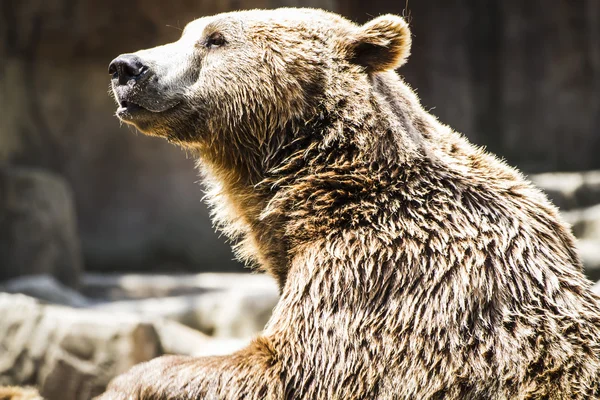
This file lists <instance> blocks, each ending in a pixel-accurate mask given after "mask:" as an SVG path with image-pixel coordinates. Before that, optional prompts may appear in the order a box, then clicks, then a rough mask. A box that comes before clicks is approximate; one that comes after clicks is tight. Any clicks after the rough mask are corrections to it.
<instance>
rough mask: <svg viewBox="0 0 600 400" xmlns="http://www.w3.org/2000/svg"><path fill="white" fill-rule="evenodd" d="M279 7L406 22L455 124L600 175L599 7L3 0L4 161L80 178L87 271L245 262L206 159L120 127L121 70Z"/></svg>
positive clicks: (423, 74) (505, 151) (536, 163)
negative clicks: (198, 33) (218, 212)
mask: <svg viewBox="0 0 600 400" xmlns="http://www.w3.org/2000/svg"><path fill="white" fill-rule="evenodd" d="M276 6H313V7H321V8H325V9H329V10H333V11H336V12H340V13H342V14H343V15H345V16H348V17H350V18H351V19H353V20H355V21H357V22H364V21H367V20H368V19H370V18H372V17H374V16H377V15H379V14H382V13H396V14H401V15H404V16H405V17H406V18H407V20H408V21H409V22H410V25H411V28H412V31H413V35H414V37H413V48H412V55H411V57H410V59H409V62H408V64H406V65H405V66H404V67H403V68H401V70H400V71H399V72H400V73H401V74H402V75H404V76H405V78H406V80H407V81H408V82H409V83H410V85H411V86H412V87H414V88H415V89H416V90H417V92H418V94H419V96H420V97H421V99H422V102H423V104H424V106H425V107H426V108H427V109H431V110H432V113H434V114H435V115H437V116H438V117H439V118H440V119H441V120H442V121H443V122H445V123H447V124H449V125H451V126H452V127H453V128H455V129H456V130H459V131H461V132H463V133H464V134H466V135H467V136H468V137H469V138H470V139H471V140H472V141H473V142H474V143H476V144H479V145H483V146H487V148H488V149H489V150H490V151H492V152H495V153H497V154H499V155H501V156H502V157H504V158H506V159H507V161H508V162H509V163H510V164H513V165H517V166H518V167H520V168H521V169H523V170H524V171H525V172H527V173H536V172H547V171H578V170H591V169H599V168H600V1H599V0H552V1H548V0H489V1H482V0H410V1H406V0H394V1H391V0H370V1H368V2H365V1H359V0H352V1H349V2H342V1H336V0H308V1H295V0H247V1H246V0H237V1H234V0H229V1H214V0H213V1H210V0H208V1H199V0H193V1H192V0H170V1H162V0H129V1H122V0H102V1H100V0H95V1H94V0H0V165H5V166H6V165H10V166H12V167H14V166H27V167H36V168H41V169H43V170H47V171H52V172H54V173H56V174H58V175H60V176H62V177H64V178H65V179H66V181H67V182H68V184H69V186H70V188H71V189H70V190H71V191H72V193H73V198H74V204H75V210H76V215H77V230H78V232H79V237H80V239H81V249H82V254H83V259H84V265H85V268H86V270H88V271H92V270H95V271H132V270H144V271H151V270H153V271H156V270H163V271H164V270H168V271H182V270H193V271H206V270H239V269H240V268H241V267H240V266H239V265H238V264H237V263H236V262H234V261H232V257H233V256H232V254H231V251H230V250H229V245H227V244H225V243H224V240H223V239H222V238H218V237H217V235H215V233H214V230H213V228H212V227H211V223H210V220H209V217H208V213H207V210H206V208H205V206H204V205H203V204H202V203H201V197H202V192H201V189H200V187H199V186H198V185H197V183H196V181H197V180H198V178H197V175H196V172H195V170H194V160H192V159H190V158H187V157H186V154H185V153H184V152H183V151H181V150H179V149H177V148H175V147H173V146H170V145H168V144H167V143H166V142H164V141H162V140H160V139H153V138H148V137H145V136H143V135H140V134H134V133H133V131H132V129H129V128H127V127H125V126H123V127H121V126H120V125H119V122H118V120H117V118H116V117H114V111H115V108H116V107H115V104H114V103H113V101H112V100H111V98H110V97H109V95H108V85H109V76H108V73H107V67H108V64H109V62H110V61H111V59H113V58H114V57H115V56H117V55H118V54H120V53H124V52H131V51H135V50H138V49H140V48H147V47H152V46H155V45H158V44H163V43H166V42H169V41H173V40H176V39H177V38H178V36H179V35H180V30H181V29H183V27H184V26H185V24H186V23H187V22H189V21H191V20H192V19H194V18H197V17H200V16H203V15H209V14H214V13H218V12H223V11H228V10H232V9H240V8H272V7H276ZM0 194H1V193H0ZM0 223H1V222H0Z"/></svg>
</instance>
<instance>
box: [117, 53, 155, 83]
mask: <svg viewBox="0 0 600 400" xmlns="http://www.w3.org/2000/svg"><path fill="white" fill-rule="evenodd" d="M147 69H148V67H147V66H146V65H145V64H144V63H143V62H142V59H141V58H139V57H138V56H136V55H135V54H123V55H120V56H119V57H117V58H115V59H114V60H112V61H111V62H110V64H109V66H108V73H109V74H111V75H112V76H113V77H115V78H119V83H120V84H125V83H127V81H129V80H130V79H134V78H137V77H139V76H140V75H141V74H142V73H143V72H144V71H146V70H147Z"/></svg>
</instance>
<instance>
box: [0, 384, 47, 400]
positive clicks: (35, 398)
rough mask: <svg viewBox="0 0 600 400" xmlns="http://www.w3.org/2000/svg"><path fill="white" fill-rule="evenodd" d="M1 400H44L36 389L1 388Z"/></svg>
mask: <svg viewBox="0 0 600 400" xmlns="http://www.w3.org/2000/svg"><path fill="white" fill-rule="evenodd" d="M0 400H42V397H41V396H40V395H39V393H38V392H37V391H36V390H35V389H31V388H20V387H15V386H0Z"/></svg>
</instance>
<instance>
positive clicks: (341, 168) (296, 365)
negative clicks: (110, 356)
mask: <svg viewBox="0 0 600 400" xmlns="http://www.w3.org/2000/svg"><path fill="white" fill-rule="evenodd" d="M215 32H218V33H219V34H221V35H222V36H223V37H224V38H225V40H226V44H224V45H221V43H219V44H218V45H211V42H210V40H209V38H210V37H211V35H213V34H214V33H215ZM409 46H410V37H409V32H408V28H407V26H406V24H405V23H404V21H403V20H402V19H401V18H400V17H397V16H390V15H388V16H384V17H380V18H379V19H376V20H374V21H373V22H371V23H367V24H366V25H364V26H357V25H355V24H353V23H351V22H349V21H347V20H345V19H343V18H341V17H339V16H337V15H334V14H331V13H326V12H322V11H318V10H300V9H298V10H296V9H283V10H274V11H261V10H259V11H248V12H239V13H230V14H223V15H218V16H215V17H210V18H203V19H200V20H198V21H195V22H193V23H191V24H190V25H189V26H188V27H187V28H186V31H185V32H184V34H183V36H182V39H181V40H180V41H178V42H176V43H174V44H171V45H168V46H164V47H159V48H156V49H150V50H146V51H142V52H138V53H136V54H138V55H139V56H140V57H141V58H142V59H143V60H144V62H145V63H148V65H149V66H150V70H151V71H154V72H153V73H154V74H155V76H156V82H158V83H157V84H161V85H163V88H162V90H163V93H164V96H165V97H166V98H167V99H168V101H169V103H168V104H173V103H177V104H178V105H177V106H175V107H173V108H171V109H169V110H167V111H164V112H161V113H154V114H150V113H146V114H144V117H143V118H142V117H137V119H136V118H133V117H131V118H124V117H122V118H123V119H124V120H125V121H126V122H128V123H132V124H134V125H135V126H137V127H138V128H139V129H140V130H142V131H144V132H146V133H148V134H154V135H159V136H164V137H166V138H167V139H169V140H170V141H172V142H175V143H177V144H180V145H182V146H184V147H186V148H187V149H189V151H193V152H194V153H196V154H197V155H198V158H199V163H198V166H199V168H200V170H201V171H202V175H203V180H204V182H205V184H206V185H207V186H208V189H209V191H208V201H209V202H210V203H211V204H212V206H213V209H214V216H215V221H216V223H217V225H218V226H219V227H220V228H221V229H223V230H224V231H225V232H227V233H228V234H229V235H230V236H231V237H232V239H234V240H237V241H239V243H240V244H239V246H238V251H239V253H240V255H241V256H243V257H244V258H246V259H248V260H254V261H255V262H256V263H257V264H258V266H259V268H261V269H263V270H265V271H266V272H268V273H270V274H271V275H273V276H274V277H275V278H276V279H277V280H278V281H279V282H280V286H281V300H280V301H279V304H278V305H277V306H276V308H275V310H274V313H273V317H272V318H271V320H270V322H269V323H268V325H267V326H266V328H265V331H264V333H263V334H262V335H260V336H259V337H258V338H256V340H254V341H253V342H252V344H251V345H250V346H248V347H247V348H245V349H244V350H241V351H239V352H236V353H234V354H232V355H230V356H223V357H210V358H187V357H164V358H159V359H157V360H154V361H151V362H149V363H145V364H142V365H140V366H137V367H135V368H133V369H132V370H131V371H130V372H128V373H127V374H125V375H123V376H121V377H119V378H117V379H116V380H114V381H113V382H112V384H111V385H110V387H109V389H108V391H107V392H106V393H105V394H104V395H103V396H102V397H101V398H102V399H104V400H107V399H284V398H285V399H446V400H454V399H456V400H459V399H460V400H463V399H488V400H501V399H521V400H524V399H594V398H599V397H600V386H599V376H600V375H599V371H600V345H599V338H600V307H599V305H598V298H597V297H596V296H595V295H594V294H593V293H592V292H591V291H590V282H589V281H588V280H587V279H586V278H585V277H584V275H583V272H582V266H581V263H580V261H579V258H578V256H577V254H576V252H575V243H574V238H573V236H572V234H571V233H570V231H569V228H568V227H567V226H566V225H565V224H564V223H563V222H562V220H561V218H560V217H559V215H558V212H557V210H556V208H555V207H554V206H552V204H550V202H549V201H548V200H547V199H546V197H545V196H544V195H543V194H542V193H541V192H540V191H538V190H537V189H535V188H534V187H533V186H532V185H531V184H530V183H529V182H528V181H527V180H525V179H524V178H523V176H522V175H521V174H520V173H518V172H517V171H516V170H514V169H513V168H511V167H509V166H507V165H506V164H505V163H504V162H502V161H499V160H498V159H497V158H496V157H494V156H493V155H490V154H489V153H486V152H485V151H484V150H482V149H479V148H476V147H475V146H473V145H472V144H470V143H469V142H468V141H467V140H466V139H465V138H464V137H463V136H461V135H460V134H458V133H456V132H455V131H453V130H452V129H450V128H449V127H447V126H445V125H443V124H441V123H440V122H438V121H437V120H436V119H435V118H434V117H433V116H431V115H430V114H428V113H427V112H426V111H425V110H423V108H422V107H421V105H420V104H419V101H418V99H417V97H416V95H415V94H414V92H413V91H412V90H411V89H410V88H409V87H408V86H407V85H406V84H405V83H404V82H403V80H402V79H401V78H400V77H399V76H398V75H397V74H396V73H395V72H394V71H392V69H393V68H396V67H398V66H400V65H401V64H402V63H403V62H404V61H405V57H406V56H407V55H408V53H409V50H410V49H409ZM167 55H168V57H167ZM182 66H183V67H182ZM174 69H176V72H173V70H174ZM165 71H166V72H165ZM113 82H115V80H113ZM114 85H115V86H114V88H115V93H116V96H117V99H118V100H120V99H122V96H126V95H123V94H122V92H119V90H123V88H121V87H120V86H119V85H117V84H116V83H114ZM144 93H145V92H144V90H139V91H138V92H136V93H134V94H132V95H131V96H134V97H133V99H134V100H135V99H140V100H138V101H140V102H142V103H143V102H144V101H145V100H144V97H143V96H144ZM136 96H137V97H136ZM125 98H126V97H125ZM174 99H175V100H174ZM156 101H160V99H158V100H156Z"/></svg>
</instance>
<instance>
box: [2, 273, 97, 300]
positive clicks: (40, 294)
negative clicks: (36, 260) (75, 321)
mask: <svg viewBox="0 0 600 400" xmlns="http://www.w3.org/2000/svg"><path fill="white" fill-rule="evenodd" d="M0 291H4V292H8V293H21V294H25V295H27V296H31V297H35V298H36V299H38V300H42V301H44V302H47V303H52V304H57V305H63V306H70V307H86V306H89V305H90V301H89V300H88V299H87V298H85V297H84V296H83V295H81V294H80V293H79V292H77V291H75V290H73V289H71V288H69V287H66V286H65V285H62V284H61V283H60V282H58V281H57V280H56V279H55V278H54V277H52V276H50V275H30V276H22V277H20V278H15V279H11V280H9V281H7V282H4V283H3V284H2V285H0Z"/></svg>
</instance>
